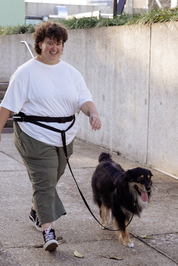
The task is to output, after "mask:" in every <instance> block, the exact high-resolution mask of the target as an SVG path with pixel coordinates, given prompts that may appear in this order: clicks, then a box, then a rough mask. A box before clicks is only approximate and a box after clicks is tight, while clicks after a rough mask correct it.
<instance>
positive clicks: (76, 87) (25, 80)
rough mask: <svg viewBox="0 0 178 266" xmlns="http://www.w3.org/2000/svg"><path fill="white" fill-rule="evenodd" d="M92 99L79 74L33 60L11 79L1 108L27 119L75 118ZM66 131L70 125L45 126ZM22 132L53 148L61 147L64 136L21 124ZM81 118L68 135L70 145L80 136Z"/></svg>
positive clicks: (19, 69) (73, 70)
mask: <svg viewBox="0 0 178 266" xmlns="http://www.w3.org/2000/svg"><path fill="white" fill-rule="evenodd" d="M86 101H92V96H91V93H90V91H89V90H88V88H87V86H86V84H85V81H84V79H83V77H82V75H81V74H80V72H79V71H78V70H76V69H75V68H74V67H72V66H71V65H69V64H67V63H65V62H64V61H62V60H60V62H59V63H58V64H55V65H47V64H44V63H41V62H39V61H37V60H36V59H34V58H33V59H31V60H29V61H28V62H26V63H25V64H23V65H22V66H20V67H19V68H18V69H17V70H16V72H15V73H14V74H13V75H12V77H11V79H10V83H9V87H8V89H7V91H6V94H5V97H4V99H3V101H2V103H1V106H2V107H4V108H6V109H8V110H10V111H12V112H14V113H19V112H20V111H21V112H23V113H25V114H26V115H36V116H50V117H66V116H71V115H73V114H76V112H77V110H78V109H79V108H80V107H81V105H82V104H83V103H85V102H86ZM41 123H44V124H47V125H49V126H52V127H55V128H58V129H60V130H65V129H66V128H67V127H68V126H69V125H70V124H71V122H67V123H64V124H59V123H46V122H41ZM19 125H20V128H21V129H22V130H23V131H24V132H25V133H26V134H27V135H29V136H31V137H32V138H34V139H37V140H39V141H42V142H45V143H47V144H50V145H54V146H57V147H62V140H61V134H60V133H57V132H54V131H51V130H48V129H45V128H42V127H40V126H37V125H34V124H31V123H28V122H27V123H26V122H19ZM77 125H78V116H77V114H76V121H75V123H74V125H73V127H72V128H71V129H69V130H68V131H67V132H66V144H67V145H68V144H69V143H70V142H71V141H72V140H73V139H74V137H75V135H76V133H77V127H78V126H77Z"/></svg>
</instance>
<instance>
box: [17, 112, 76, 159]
mask: <svg viewBox="0 0 178 266" xmlns="http://www.w3.org/2000/svg"><path fill="white" fill-rule="evenodd" d="M13 120H14V121H17V122H29V123H32V124H35V125H37V126H40V127H43V128H46V129H49V130H52V131H55V132H58V133H61V137H62V144H63V149H64V153H65V157H66V159H68V155H67V148H66V135H65V132H66V131H68V130H69V129H70V128H71V127H72V126H73V124H74V123H75V115H71V116H67V117H48V116H46V117H44V116H34V115H25V114H24V113H22V112H20V113H18V114H16V115H14V116H13ZM71 121H72V123H71V124H70V125H69V127H68V128H67V129H66V130H60V129H57V128H55V127H51V126H48V125H45V124H42V123H40V122H52V123H66V122H71Z"/></svg>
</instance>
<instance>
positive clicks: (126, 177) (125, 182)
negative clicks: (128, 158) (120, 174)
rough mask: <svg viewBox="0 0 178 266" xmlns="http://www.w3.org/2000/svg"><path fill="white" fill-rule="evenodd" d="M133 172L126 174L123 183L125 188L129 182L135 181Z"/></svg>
mask: <svg viewBox="0 0 178 266" xmlns="http://www.w3.org/2000/svg"><path fill="white" fill-rule="evenodd" d="M132 175H133V171H132V170H128V171H126V172H125V176H124V179H123V181H122V185H123V186H125V185H127V184H128V182H131V181H132V180H133V177H132Z"/></svg>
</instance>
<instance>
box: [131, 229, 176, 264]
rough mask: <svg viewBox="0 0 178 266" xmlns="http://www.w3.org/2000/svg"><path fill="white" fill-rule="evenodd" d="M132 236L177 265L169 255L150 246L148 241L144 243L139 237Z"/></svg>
mask: <svg viewBox="0 0 178 266" xmlns="http://www.w3.org/2000/svg"><path fill="white" fill-rule="evenodd" d="M130 235H132V237H134V238H136V239H138V240H139V241H141V242H142V243H144V244H146V245H147V246H148V247H150V248H152V249H153V250H155V251H157V252H158V253H160V254H161V255H163V256H164V257H166V258H167V259H169V260H171V261H173V262H174V263H176V264H177V261H175V260H174V259H172V258H171V257H170V256H169V255H167V254H165V253H164V252H163V251H161V250H160V249H158V248H155V247H153V246H152V245H150V244H149V243H147V242H146V241H144V240H143V239H141V238H140V237H139V236H135V235H133V234H130Z"/></svg>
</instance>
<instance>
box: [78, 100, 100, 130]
mask: <svg viewBox="0 0 178 266" xmlns="http://www.w3.org/2000/svg"><path fill="white" fill-rule="evenodd" d="M80 110H82V112H83V113H84V114H85V115H87V116H88V117H89V121H90V125H91V128H92V129H93V130H99V129H100V128H101V120H100V118H99V114H98V112H97V110H96V107H95V105H94V104H93V102H89V101H88V102H85V103H83V104H82V106H81V107H80Z"/></svg>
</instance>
